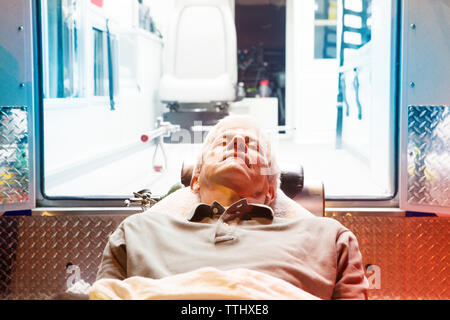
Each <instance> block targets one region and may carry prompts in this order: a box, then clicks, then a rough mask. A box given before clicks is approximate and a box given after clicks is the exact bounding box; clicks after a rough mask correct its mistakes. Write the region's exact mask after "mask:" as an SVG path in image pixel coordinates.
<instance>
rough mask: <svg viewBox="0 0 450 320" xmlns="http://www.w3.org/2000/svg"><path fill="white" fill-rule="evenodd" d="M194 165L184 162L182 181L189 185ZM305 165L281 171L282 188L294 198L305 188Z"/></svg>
mask: <svg viewBox="0 0 450 320" xmlns="http://www.w3.org/2000/svg"><path fill="white" fill-rule="evenodd" d="M193 170H194V166H192V165H186V164H184V163H183V166H182V168H181V183H182V184H183V185H184V186H185V187H188V186H189V185H190V184H191V178H192V171H193ZM303 182H304V176H303V167H302V166H300V168H299V170H298V172H295V171H282V172H281V173H280V189H281V190H282V191H283V192H284V193H285V194H286V195H287V196H288V197H289V198H293V197H294V196H295V195H296V194H298V193H299V192H301V191H302V189H303Z"/></svg>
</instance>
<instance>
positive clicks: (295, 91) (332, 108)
mask: <svg viewBox="0 0 450 320" xmlns="http://www.w3.org/2000/svg"><path fill="white" fill-rule="evenodd" d="M286 10H287V12H286V119H287V121H288V123H287V126H294V127H295V128H296V132H295V136H294V137H295V139H296V141H298V142H300V143H333V141H334V136H335V128H336V96H337V84H338V78H337V74H338V73H337V71H338V62H337V60H336V59H320V60H319V59H314V0H302V1H296V0H287V2H286Z"/></svg>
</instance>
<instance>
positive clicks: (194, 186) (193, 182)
mask: <svg viewBox="0 0 450 320" xmlns="http://www.w3.org/2000/svg"><path fill="white" fill-rule="evenodd" d="M198 177H199V175H198V174H196V175H193V176H192V179H191V191H192V192H193V193H198V192H199V191H200V183H199V181H198Z"/></svg>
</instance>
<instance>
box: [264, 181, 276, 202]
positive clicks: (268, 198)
mask: <svg viewBox="0 0 450 320" xmlns="http://www.w3.org/2000/svg"><path fill="white" fill-rule="evenodd" d="M273 199H275V188H274V187H273V185H272V184H271V183H269V189H268V190H267V193H266V200H265V204H266V205H269V204H270V203H272V201H273Z"/></svg>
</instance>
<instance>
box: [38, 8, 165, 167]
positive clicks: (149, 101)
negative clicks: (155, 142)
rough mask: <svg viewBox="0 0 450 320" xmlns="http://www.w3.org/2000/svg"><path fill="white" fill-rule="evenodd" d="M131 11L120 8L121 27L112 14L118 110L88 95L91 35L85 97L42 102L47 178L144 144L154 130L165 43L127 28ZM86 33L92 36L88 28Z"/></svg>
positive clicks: (89, 91)
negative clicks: (148, 134) (117, 46)
mask: <svg viewBox="0 0 450 320" xmlns="http://www.w3.org/2000/svg"><path fill="white" fill-rule="evenodd" d="M106 3H108V2H106ZM110 10H112V9H111V8H110ZM116 12H117V11H116ZM130 12H131V11H130V10H124V14H125V20H124V21H125V22H124V24H123V25H122V24H120V23H117V22H118V21H119V20H120V19H119V18H118V17H117V16H116V19H115V21H116V23H115V24H114V25H112V28H111V31H112V32H114V33H115V34H116V35H117V39H118V42H119V49H118V59H119V94H118V96H117V97H116V110H114V111H111V110H110V105H109V97H92V87H93V83H92V78H93V70H92V66H93V61H92V59H93V57H92V52H93V51H92V46H91V43H92V42H91V41H92V39H91V38H90V37H86V43H85V44H86V47H87V49H86V50H85V54H86V57H85V68H84V69H83V70H84V72H83V75H84V76H85V82H86V85H87V86H88V87H89V88H88V90H87V96H86V97H85V98H81V99H46V100H45V101H44V138H45V144H44V148H45V167H46V175H52V174H55V173H58V172H61V171H64V170H70V168H73V167H75V166H77V165H79V164H82V163H86V162H89V161H94V160H98V159H100V158H101V157H103V156H106V155H110V154H117V153H120V152H121V151H123V150H124V149H126V148H128V147H130V146H132V145H139V144H142V142H141V141H140V136H141V135H142V134H143V133H148V132H149V131H150V130H151V129H153V128H154V123H155V117H156V116H157V115H158V112H159V111H158V103H159V101H158V99H157V89H158V87H159V79H160V76H161V54H162V46H163V45H162V41H161V40H160V39H159V38H157V37H156V36H154V35H152V34H149V33H148V32H145V31H142V30H138V29H136V28H131V27H130V20H129V17H128V15H129V14H131V13H130ZM87 32H88V33H89V32H90V27H89V26H88V27H87ZM155 110H156V112H155ZM155 113H156V114H155Z"/></svg>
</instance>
